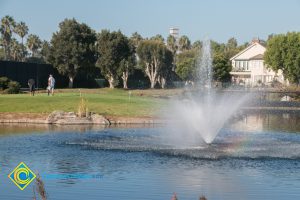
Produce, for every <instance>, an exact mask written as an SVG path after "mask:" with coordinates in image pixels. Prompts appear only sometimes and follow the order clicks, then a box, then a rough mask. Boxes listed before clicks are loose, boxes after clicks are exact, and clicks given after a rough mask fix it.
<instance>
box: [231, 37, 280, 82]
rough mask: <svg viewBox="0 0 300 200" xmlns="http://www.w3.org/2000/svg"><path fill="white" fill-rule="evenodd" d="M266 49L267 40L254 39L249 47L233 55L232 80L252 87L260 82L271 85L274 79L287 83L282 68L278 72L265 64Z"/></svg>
mask: <svg viewBox="0 0 300 200" xmlns="http://www.w3.org/2000/svg"><path fill="white" fill-rule="evenodd" d="M265 51H266V47H265V42H264V41H262V40H259V39H254V40H252V42H251V44H250V45H249V46H248V47H247V48H245V49H244V50H242V51H241V52H239V53H238V54H236V55H235V56H233V57H232V58H231V59H230V61H231V64H232V71H231V72H230V74H231V76H232V82H233V83H235V84H238V85H245V86H251V87H253V86H256V85H260V84H264V85H270V84H271V83H272V82H273V81H274V80H277V81H278V82H280V83H285V82H284V77H283V74H282V71H281V70H279V71H278V72H277V73H276V72H275V71H273V70H271V69H269V68H267V66H266V65H265V64H264V60H263V55H264V53H265Z"/></svg>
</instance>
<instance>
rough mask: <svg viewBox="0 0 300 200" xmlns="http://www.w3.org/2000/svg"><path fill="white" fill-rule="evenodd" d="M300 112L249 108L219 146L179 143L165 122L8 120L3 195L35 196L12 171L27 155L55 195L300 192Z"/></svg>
mask: <svg viewBox="0 0 300 200" xmlns="http://www.w3.org/2000/svg"><path fill="white" fill-rule="evenodd" d="M299 122H300V116H299V115H297V114H248V115H243V116H241V117H240V118H238V119H235V120H233V121H232V122H231V123H230V124H227V125H226V126H225V127H224V128H223V129H222V130H221V132H220V134H219V135H218V136H217V138H216V140H215V141H214V142H213V144H212V145H199V146H191V147H184V148H183V147H176V146H173V145H172V144H170V143H168V142H166V140H165V138H164V137H163V135H164V132H165V131H166V130H165V127H164V126H147V127H134V126H131V127H130V126H129V127H109V128H103V127H84V126H72V127H56V126H41V125H40V126H38V125H27V126H16V125H5V126H4V125H0V190H1V192H0V199H9V200H19V199H22V200H24V199H28V200H29V199H32V197H33V186H34V183H31V184H30V185H29V186H28V187H27V188H26V189H25V190H23V191H21V190H20V189H18V188H17V187H16V186H15V185H14V184H13V183H12V182H11V181H10V180H9V179H8V178H7V175H8V174H9V173H10V172H11V171H12V170H13V169H14V167H16V166H17V165H18V164H19V163H20V162H21V161H23V162H25V163H26V164H27V165H28V166H29V167H30V168H31V169H32V170H33V171H34V172H38V173H39V174H40V175H41V178H42V180H43V181H44V183H45V187H46V191H47V194H48V197H49V199H52V200H62V199H63V200H68V199H70V200H81V199H89V200H93V199H104V200H116V199H128V200H141V199H143V200H164V199H166V200H167V199H170V198H171V196H172V194H173V192H176V193H177V194H178V198H179V199H180V200H184V199H186V200H193V199H195V200H196V199H199V196H201V195H205V196H206V197H207V199H209V200H217V199H224V200H232V199H246V200H247V199H249V200H250V199H251V200H252V199H256V200H257V199H261V200H263V199H264V200H265V199H272V200H274V199H278V200H281V199H285V200H289V199H290V200H295V199H300V125H299V124H300V123H299Z"/></svg>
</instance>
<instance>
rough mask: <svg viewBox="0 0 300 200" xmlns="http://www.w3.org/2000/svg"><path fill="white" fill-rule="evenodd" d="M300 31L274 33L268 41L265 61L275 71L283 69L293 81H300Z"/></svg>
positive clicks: (286, 76)
mask: <svg viewBox="0 0 300 200" xmlns="http://www.w3.org/2000/svg"><path fill="white" fill-rule="evenodd" d="M299 52H300V33H299V32H298V33H297V32H291V33H287V34H285V35H284V34H280V35H273V37H270V38H269V40H268V41H267V50H266V52H265V53H264V61H265V63H266V64H267V65H268V67H269V68H271V69H273V70H274V71H276V72H277V71H278V70H282V71H283V74H284V77H285V78H287V79H288V80H289V81H290V82H291V83H297V84H299V83H300V53H299Z"/></svg>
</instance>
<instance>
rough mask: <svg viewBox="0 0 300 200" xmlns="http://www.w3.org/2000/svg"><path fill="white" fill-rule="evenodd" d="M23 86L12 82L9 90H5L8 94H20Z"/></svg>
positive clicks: (9, 84)
mask: <svg viewBox="0 0 300 200" xmlns="http://www.w3.org/2000/svg"><path fill="white" fill-rule="evenodd" d="M20 88H21V85H20V83H18V82H17V81H10V82H9V83H8V88H7V89H5V90H4V92H5V93H7V94H18V93H19V92H20Z"/></svg>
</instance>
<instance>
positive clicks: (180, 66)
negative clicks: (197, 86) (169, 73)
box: [175, 49, 199, 81]
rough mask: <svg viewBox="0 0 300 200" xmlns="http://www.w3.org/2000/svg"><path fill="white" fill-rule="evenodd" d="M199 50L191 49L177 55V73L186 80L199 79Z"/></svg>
mask: <svg viewBox="0 0 300 200" xmlns="http://www.w3.org/2000/svg"><path fill="white" fill-rule="evenodd" d="M198 54H199V50H197V49H191V50H187V51H184V52H181V53H180V54H178V55H177V57H176V70H175V72H176V74H177V75H178V76H179V77H180V78H181V79H182V80H184V81H195V80H196V79H197V65H196V63H197V58H198Z"/></svg>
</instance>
